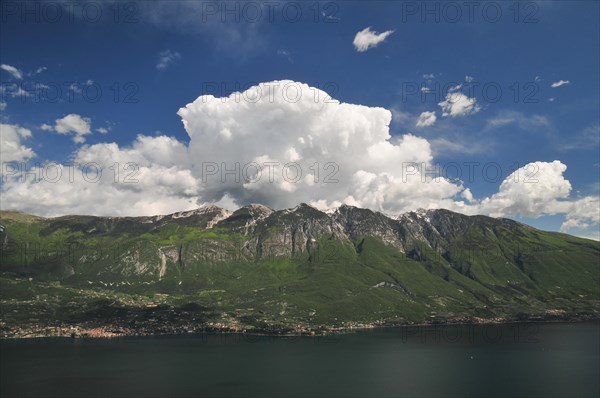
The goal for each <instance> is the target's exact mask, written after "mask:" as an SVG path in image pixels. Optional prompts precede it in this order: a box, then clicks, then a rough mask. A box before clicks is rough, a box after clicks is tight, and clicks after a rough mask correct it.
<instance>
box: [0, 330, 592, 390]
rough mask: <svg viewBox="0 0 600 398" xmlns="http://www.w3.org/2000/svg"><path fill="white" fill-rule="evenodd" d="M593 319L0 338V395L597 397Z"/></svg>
mask: <svg viewBox="0 0 600 398" xmlns="http://www.w3.org/2000/svg"><path fill="white" fill-rule="evenodd" d="M599 337H600V323H598V322H594V323H578V324H513V325H502V326H497V325H490V326H460V327H458V326H456V327H414V328H395V329H379V330H371V331H364V332H357V333H353V334H348V335H338V336H330V337H298V338H274V337H267V336H262V337H257V336H242V335H208V336H207V335H186V336H168V337H143V338H118V339H95V340H94V339H68V338H49V339H35V340H2V341H1V342H0V382H1V388H0V392H1V394H0V395H1V396H2V397H9V396H63V397H65V396H66V397H82V396H128V397H167V396H168V397H182V396H211V397H212V396H223V397H226V396H250V397H254V396H256V397H310V396H319V397H322V396H335V397H370V396H373V397H398V396H423V397H448V396H461V397H483V396H488V397H493V396H502V397H505V396H540V397H564V396H590V397H592V396H593V397H597V396H599V394H600V382H599V375H600V343H599Z"/></svg>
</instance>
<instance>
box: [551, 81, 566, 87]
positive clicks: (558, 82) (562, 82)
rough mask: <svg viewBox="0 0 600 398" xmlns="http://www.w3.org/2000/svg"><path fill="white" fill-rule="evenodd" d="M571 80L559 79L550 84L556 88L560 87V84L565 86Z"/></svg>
mask: <svg viewBox="0 0 600 398" xmlns="http://www.w3.org/2000/svg"><path fill="white" fill-rule="evenodd" d="M570 83H571V82H570V81H569V80H559V81H557V82H554V83H552V84H551V85H550V87H552V88H556V87H560V86H564V85H565V84H570Z"/></svg>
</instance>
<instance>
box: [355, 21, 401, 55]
mask: <svg viewBox="0 0 600 398" xmlns="http://www.w3.org/2000/svg"><path fill="white" fill-rule="evenodd" d="M392 33H394V31H393V30H388V31H385V32H382V33H377V32H375V31H373V30H371V27H370V26H369V27H367V28H365V29H363V30H361V31H360V32H358V33H357V34H356V36H354V41H353V42H352V44H354V48H355V49H356V51H358V52H359V53H362V52H365V51H367V50H368V49H370V48H374V47H377V46H378V45H379V44H381V43H382V42H383V41H384V40H385V39H386V38H387V37H388V36H389V35H391V34H392Z"/></svg>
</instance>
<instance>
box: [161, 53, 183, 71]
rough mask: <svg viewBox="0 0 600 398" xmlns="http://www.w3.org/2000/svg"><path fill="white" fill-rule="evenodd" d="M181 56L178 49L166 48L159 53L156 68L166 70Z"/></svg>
mask: <svg viewBox="0 0 600 398" xmlns="http://www.w3.org/2000/svg"><path fill="white" fill-rule="evenodd" d="M180 58H181V54H179V53H178V52H176V51H171V50H165V51H162V52H161V53H160V54H158V63H157V64H156V69H158V70H165V69H167V68H168V67H169V66H170V65H171V64H173V63H174V62H175V61H177V60H178V59H180Z"/></svg>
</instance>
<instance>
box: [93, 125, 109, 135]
mask: <svg viewBox="0 0 600 398" xmlns="http://www.w3.org/2000/svg"><path fill="white" fill-rule="evenodd" d="M108 131H109V129H107V128H104V127H100V128H97V129H96V132H98V133H100V134H106V133H108Z"/></svg>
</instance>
